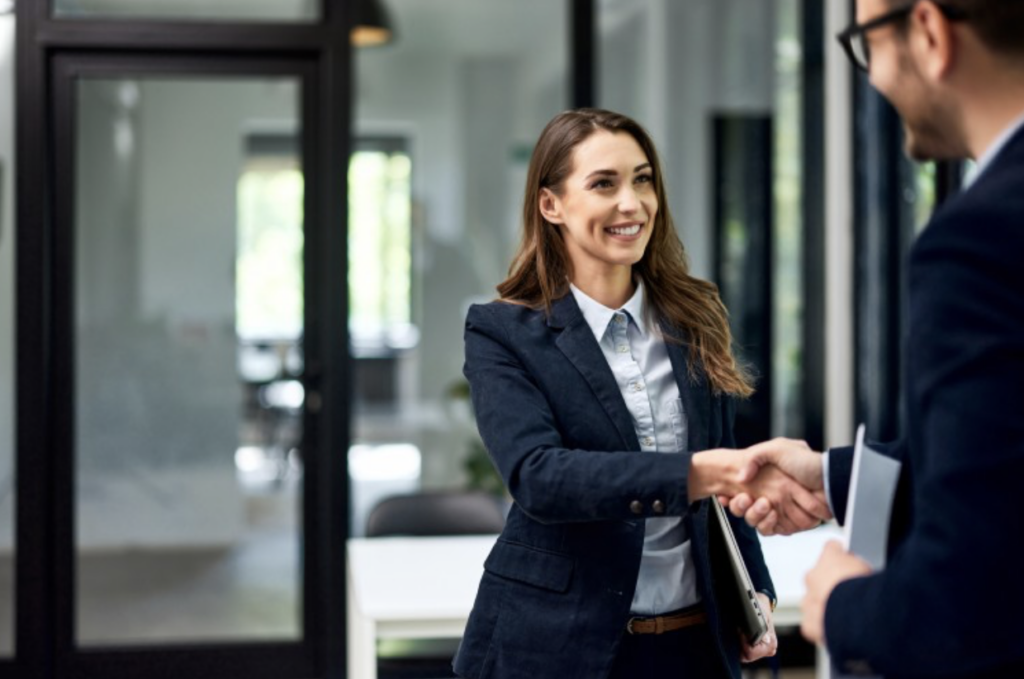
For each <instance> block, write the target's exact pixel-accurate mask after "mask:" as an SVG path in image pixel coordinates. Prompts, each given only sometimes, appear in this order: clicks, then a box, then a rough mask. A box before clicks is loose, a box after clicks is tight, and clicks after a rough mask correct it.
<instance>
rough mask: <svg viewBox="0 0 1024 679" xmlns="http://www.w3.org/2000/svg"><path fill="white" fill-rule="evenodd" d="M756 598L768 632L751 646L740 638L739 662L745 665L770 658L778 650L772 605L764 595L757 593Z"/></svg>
mask: <svg viewBox="0 0 1024 679" xmlns="http://www.w3.org/2000/svg"><path fill="white" fill-rule="evenodd" d="M756 596H757V600H758V601H759V602H760V603H761V610H762V611H764V617H765V619H766V620H767V621H768V631H767V632H765V633H764V636H763V637H761V641H759V642H757V643H756V644H754V645H753V646H751V645H750V642H748V641H747V639H746V637H743V636H742V635H741V636H740V643H741V648H740V661H741V662H745V663H748V662H754V661H755V660H760V659H761V658H768V657H771V656H773V655H775V653H776V652H777V651H778V650H779V637H778V636H777V635H776V634H775V621H774V620H772V604H771V602H770V601H769V600H768V596H767V595H766V594H763V593H762V592H758V593H757V595H756Z"/></svg>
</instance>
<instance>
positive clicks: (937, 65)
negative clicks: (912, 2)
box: [911, 2, 957, 80]
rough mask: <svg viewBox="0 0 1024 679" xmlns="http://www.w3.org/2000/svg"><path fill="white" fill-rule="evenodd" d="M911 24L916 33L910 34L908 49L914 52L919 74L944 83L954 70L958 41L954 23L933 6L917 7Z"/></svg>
mask: <svg viewBox="0 0 1024 679" xmlns="http://www.w3.org/2000/svg"><path fill="white" fill-rule="evenodd" d="M911 21H912V22H913V23H914V24H915V27H916V29H917V30H915V31H913V37H912V38H911V39H912V40H913V41H914V42H913V44H912V46H911V49H912V50H913V51H914V52H916V56H917V63H918V65H919V68H920V70H921V72H922V73H923V74H925V75H926V76H927V77H928V78H929V79H931V80H942V79H944V78H945V77H946V76H947V75H948V74H949V71H950V70H951V69H952V68H953V58H954V50H955V49H956V41H957V36H956V34H955V33H954V31H953V22H952V21H950V20H949V19H948V18H946V16H945V15H944V14H943V13H942V11H941V10H940V9H939V8H938V7H936V6H935V5H934V4H933V3H932V2H920V3H918V4H917V5H916V6H915V7H914V11H913V12H912V14H911Z"/></svg>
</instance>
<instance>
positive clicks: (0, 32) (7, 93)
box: [0, 3, 15, 657]
mask: <svg viewBox="0 0 1024 679" xmlns="http://www.w3.org/2000/svg"><path fill="white" fill-rule="evenodd" d="M2 4H3V3H0V5H2ZM13 195H14V15H13V14H3V13H2V9H0V657H8V656H11V655H13V653H14V501H15V483H14V479H15V476H14V471H15V470H14V331H15V328H14V292H15V291H14V201H13V200H12V197H13Z"/></svg>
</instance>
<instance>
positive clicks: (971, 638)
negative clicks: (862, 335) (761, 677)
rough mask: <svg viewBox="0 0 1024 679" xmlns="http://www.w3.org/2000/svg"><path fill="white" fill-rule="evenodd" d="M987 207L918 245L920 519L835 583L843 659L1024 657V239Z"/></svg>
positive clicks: (836, 634) (925, 671) (963, 664)
mask: <svg viewBox="0 0 1024 679" xmlns="http://www.w3.org/2000/svg"><path fill="white" fill-rule="evenodd" d="M978 217H979V218H978V219H977V220H976V221H972V222H971V223H958V224H955V225H948V224H947V225H945V226H947V227H948V226H955V227H956V231H952V230H950V229H946V230H945V231H940V232H938V235H936V234H934V233H933V234H931V235H930V234H929V232H925V234H924V235H923V236H922V242H919V246H920V248H915V253H914V257H915V259H917V260H918V261H917V267H916V268H915V266H914V264H913V263H912V266H911V285H912V294H914V293H916V294H917V296H915V297H912V305H911V314H912V317H911V336H910V340H911V354H910V357H909V360H910V361H911V379H910V381H909V383H908V385H907V390H908V399H909V403H910V408H909V424H910V431H911V432H912V435H916V436H918V439H917V440H916V441H915V443H916V445H917V446H919V450H920V451H921V452H920V456H919V457H920V460H918V456H914V457H912V461H913V462H919V463H918V464H916V466H915V469H914V483H913V486H912V490H911V491H909V492H912V493H913V498H912V500H913V524H912V527H911V530H910V532H909V533H908V534H907V538H906V539H905V540H904V541H903V542H902V543H901V544H900V545H899V547H898V548H897V549H896V550H895V551H894V552H893V553H892V554H891V555H890V557H889V561H888V563H887V566H886V569H885V570H884V571H882V572H880V573H877V574H874V575H871V576H869V577H865V578H857V579H854V580H849V581H846V582H844V583H840V584H839V585H838V586H837V587H836V588H835V589H834V590H833V593H832V595H831V596H830V598H829V600H828V603H827V608H826V615H825V637H826V640H827V643H828V648H829V650H830V652H831V653H832V657H833V660H834V661H835V662H836V663H837V666H838V667H840V668H845V669H847V670H852V669H859V670H862V671H863V670H871V671H873V672H875V673H880V674H884V675H887V676H904V677H917V676H939V675H942V676H947V675H949V676H954V675H959V676H970V675H972V674H980V673H981V672H982V670H983V669H984V668H985V667H986V666H988V667H992V666H998V665H999V664H1001V663H1009V662H1011V661H1017V662H1019V661H1020V648H1021V646H1020V644H1021V641H1020V640H1021V639H1022V638H1024V618H1022V617H1021V615H1020V611H1021V610H1022V609H1024V590H1022V588H1021V587H1020V586H1019V584H1017V583H1018V582H1019V575H1020V564H1021V563H1022V562H1024V543H1022V542H1021V541H1020V540H1019V538H1018V534H1019V532H1020V518H1019V517H1020V508H1019V503H1018V502H1017V500H1016V498H1018V497H1019V496H1020V485H1021V480H1022V479H1024V417H1022V416H1021V403H1022V401H1021V397H1020V389H1021V385H1022V384H1024V295H1022V294H1021V290H1022V288H1024V286H1022V284H1021V280H1022V279H1021V275H1022V274H1021V271H1020V267H1019V259H1018V258H1019V253H1020V251H1021V250H1022V249H1024V248H1022V247H1021V246H1022V245H1024V243H1022V239H1021V236H1020V233H1021V232H1020V226H1021V225H1020V223H1019V222H1013V223H1010V220H1006V221H1005V222H1002V223H1000V222H998V221H997V222H995V223H993V222H987V221H986V220H985V219H984V217H983V216H981V215H978ZM939 226H940V225H939V224H933V225H932V226H930V227H929V230H932V229H935V228H937V227H939ZM953 234H956V235H955V236H954V235H953ZM960 234H962V235H960ZM922 243H923V245H922ZM986 243H987V244H988V245H986ZM997 244H998V245H997ZM986 248H987V249H986ZM925 264H927V266H924V265H925ZM915 333H916V334H915ZM907 492H908V491H907V490H904V491H903V494H904V495H905V494H906V493H907ZM904 499H905V498H904Z"/></svg>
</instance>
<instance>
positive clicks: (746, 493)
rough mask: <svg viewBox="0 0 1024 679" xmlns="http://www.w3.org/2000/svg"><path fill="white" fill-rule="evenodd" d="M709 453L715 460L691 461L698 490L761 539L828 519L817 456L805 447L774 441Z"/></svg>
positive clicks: (819, 457)
mask: <svg viewBox="0 0 1024 679" xmlns="http://www.w3.org/2000/svg"><path fill="white" fill-rule="evenodd" d="M709 452H711V453H714V455H708V456H706V457H703V459H698V458H697V457H696V456H695V458H694V460H693V471H692V472H691V474H692V475H693V476H694V477H695V482H696V484H697V487H698V488H706V489H708V490H709V492H708V493H707V494H709V495H711V494H713V495H718V497H719V499H720V501H721V502H722V504H723V505H724V506H727V507H728V508H729V510H730V511H731V512H732V513H733V514H734V515H735V516H737V517H743V518H745V519H746V521H747V523H749V524H750V525H751V526H754V527H756V528H757V530H758V531H759V532H760V533H761V534H762V535H791V534H793V533H796V532H799V531H802V530H807V529H809V528H814V527H815V526H818V525H820V524H821V523H822V521H828V520H829V519H831V518H832V513H831V511H829V507H828V502H827V500H826V498H825V484H824V477H823V475H822V464H821V455H820V454H818V453H815V452H814V451H812V450H811V449H810V447H809V446H808V445H807V444H806V443H805V442H803V441H796V440H793V439H785V438H776V439H773V440H771V441H766V442H764V443H759V444H757V445H754V446H751V447H750V448H746V449H744V450H717V451H709ZM715 467H717V469H715ZM692 483H694V482H691V484H692Z"/></svg>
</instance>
